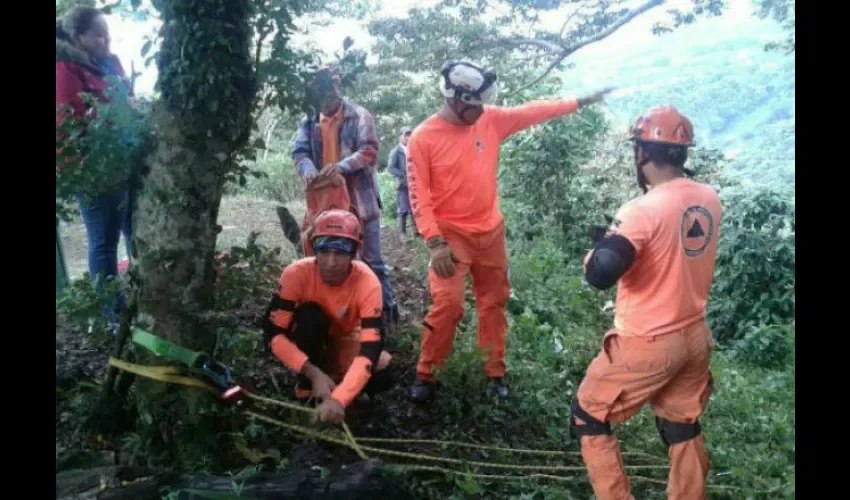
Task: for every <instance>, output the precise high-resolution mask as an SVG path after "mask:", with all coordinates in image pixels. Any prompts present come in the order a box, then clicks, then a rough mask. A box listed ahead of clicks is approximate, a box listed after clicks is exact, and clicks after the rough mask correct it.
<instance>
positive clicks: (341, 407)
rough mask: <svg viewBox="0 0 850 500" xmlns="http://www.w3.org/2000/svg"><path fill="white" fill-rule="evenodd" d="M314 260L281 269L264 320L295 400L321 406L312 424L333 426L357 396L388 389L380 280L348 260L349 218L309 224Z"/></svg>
mask: <svg viewBox="0 0 850 500" xmlns="http://www.w3.org/2000/svg"><path fill="white" fill-rule="evenodd" d="M314 228H315V229H314V231H313V233H312V235H311V239H310V244H311V245H312V249H313V252H314V253H315V257H307V258H304V259H300V260H298V261H296V262H294V263H292V264H290V265H289V266H287V267H286V268H285V269H284V270H283V274H282V275H281V277H280V285H279V288H278V291H277V292H276V293H275V294H274V296H273V297H272V300H271V303H270V304H269V307H268V310H267V315H266V321H265V341H266V343H267V346H268V347H269V349H270V350H271V352H272V353H273V354H274V355H275V356H276V357H277V358H278V359H280V360H281V361H282V362H283V363H284V364H285V365H286V366H287V367H289V368H290V369H292V370H294V371H295V372H297V373H298V383H297V384H296V386H295V395H296V397H297V398H300V399H304V398H309V397H312V398H315V399H317V400H319V401H322V404H321V406H319V420H320V421H322V422H331V423H339V422H342V421H343V420H344V418H345V408H347V407H348V406H349V405H350V404H351V402H352V401H354V400H355V399H356V398H357V397H358V395H359V394H360V393H361V392H366V393H367V394H369V395H373V394H377V393H379V392H382V391H384V390H386V389H388V388H389V387H390V386H391V385H392V381H391V379H390V377H389V373H388V372H387V371H385V370H384V369H385V368H386V367H387V365H388V364H389V363H390V360H391V359H392V358H391V356H390V354H389V353H388V352H386V351H384V350H383V344H384V332H383V326H382V321H381V320H382V318H381V312H382V309H383V308H382V303H381V282H380V281H379V280H378V277H377V276H375V273H373V272H372V270H371V269H369V266H367V265H366V264H365V263H363V262H360V261H358V260H354V255H355V253H356V252H357V248H358V247H359V245H360V243H361V240H362V228H361V226H360V222H359V221H358V220H357V217H356V216H355V215H354V214H352V213H351V212H348V211H346V210H328V211H326V212H323V213H321V214H319V215H318V216H317V217H316V219H315V221H314Z"/></svg>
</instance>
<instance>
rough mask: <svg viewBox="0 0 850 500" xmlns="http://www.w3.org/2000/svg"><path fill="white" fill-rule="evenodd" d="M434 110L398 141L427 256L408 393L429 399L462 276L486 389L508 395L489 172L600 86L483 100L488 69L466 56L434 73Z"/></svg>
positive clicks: (503, 293) (497, 229) (488, 94)
mask: <svg viewBox="0 0 850 500" xmlns="http://www.w3.org/2000/svg"><path fill="white" fill-rule="evenodd" d="M439 85H440V91H441V92H442V93H443V96H444V97H445V101H444V103H443V107H442V109H440V110H439V111H438V112H437V113H436V114H434V115H433V116H431V117H430V118H428V119H426V120H425V121H423V122H422V123H421V124H420V125H419V126H418V127H416V130H414V132H413V134H412V135H411V137H410V141H409V142H408V146H407V180H408V185H409V188H410V202H411V206H412V208H413V217H414V220H415V222H416V227H417V229H418V230H419V232H420V233H421V234H422V236H423V238H424V239H425V241H426V243H427V246H428V252H429V253H430V257H431V262H430V265H429V268H430V269H429V270H428V286H429V288H430V292H431V301H432V306H431V310H430V311H428V314H427V315H426V316H425V321H424V322H423V326H424V328H423V330H422V346H421V353H420V355H419V363H418V365H417V367H416V375H417V376H416V381H415V382H414V384H413V385H412V386H411V387H410V390H409V396H410V398H411V399H412V400H414V401H417V402H422V401H426V400H428V399H429V398H431V396H432V393H433V389H434V387H435V386H436V383H437V379H436V376H435V375H434V373H433V368H435V367H442V366H443V363H444V362H445V359H446V357H447V356H448V355H449V353H450V352H451V349H452V343H453V341H454V338H455V332H456V328H457V324H458V322H459V321H460V320H461V319H462V317H463V308H464V305H463V302H464V299H463V296H464V289H465V281H466V275H467V274H471V275H472V292H473V294H474V295H475V305H476V308H477V309H478V347H479V349H480V350H481V351H482V353H483V354H484V355H485V356H486V361H485V364H484V371H485V373H486V375H487V377H488V378H489V385H490V390H491V391H492V393H494V394H495V395H496V396H498V397H500V398H504V397H507V395H508V387H507V385H506V384H505V381H504V376H505V372H506V367H505V334H506V332H507V312H506V309H505V308H506V306H507V302H508V298H509V297H510V293H511V285H510V273H509V271H508V256H507V250H506V248H505V220H504V217H503V216H502V213H501V211H500V210H499V199H498V194H497V191H498V190H497V186H496V171H497V167H498V163H499V147H500V145H501V143H502V142H503V141H504V140H506V139H507V138H509V137H511V136H512V135H514V134H516V133H518V132H520V131H522V130H525V129H527V128H530V127H532V126H533V125H537V124H538V123H542V122H544V121H547V120H553V119H556V118H560V117H563V116H566V115H569V114H571V113H574V112H576V111H578V109H579V108H580V107H583V106H587V105H589V104H593V103H596V102H600V101H601V100H602V98H603V96H604V94H606V93H607V92H608V90H607V89H606V90H604V91H601V92H597V93H595V94H592V95H590V96H587V97H584V98H579V99H553V100H548V101H536V102H530V103H526V104H524V105H521V106H516V107H499V106H487V107H485V104H490V103H492V102H493V100H494V95H495V91H496V75H495V74H494V73H492V72H489V71H484V70H482V69H481V68H479V67H477V66H475V65H473V64H470V63H465V62H460V63H455V62H447V63H446V64H444V65H443V68H442V70H441V72H440V80H439Z"/></svg>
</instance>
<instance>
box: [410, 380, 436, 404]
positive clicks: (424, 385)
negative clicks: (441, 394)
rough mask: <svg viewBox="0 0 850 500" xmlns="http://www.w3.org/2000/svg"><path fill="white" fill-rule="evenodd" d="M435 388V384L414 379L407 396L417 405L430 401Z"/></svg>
mask: <svg viewBox="0 0 850 500" xmlns="http://www.w3.org/2000/svg"><path fill="white" fill-rule="evenodd" d="M436 387H437V383H436V382H426V381H424V380H419V379H416V382H414V383H413V385H412V386H410V389H408V390H407V396H408V397H409V398H410V399H412V400H413V401H415V402H417V403H424V402H425V401H428V400H429V399H431V396H433V394H434V391H435V389H436Z"/></svg>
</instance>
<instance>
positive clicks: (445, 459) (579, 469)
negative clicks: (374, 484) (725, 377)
mask: <svg viewBox="0 0 850 500" xmlns="http://www.w3.org/2000/svg"><path fill="white" fill-rule="evenodd" d="M246 413H247V414H248V415H251V416H252V417H255V418H258V419H260V420H263V421H265V422H268V423H270V424H273V425H277V426H278V427H282V428H284V429H289V430H291V431H294V432H298V433H301V434H305V435H308V436H311V437H314V438H316V439H321V440H324V441H328V442H331V443H336V444H341V445H344V446H348V447H351V445H350V443H348V442H346V441H343V440H340V439H337V438H333V437H330V436H327V435H325V434H321V433H319V432H315V431H312V430H310V429H306V428H304V427H302V426H300V425H293V424H287V423H286V422H282V421H280V420H277V419H274V418H271V417H267V416H265V415H261V414H259V413H255V412H252V411H247V412H246ZM360 449H362V450H364V451H370V452H372V453H375V454H378V455H389V456H395V457H400V458H408V459H411V460H427V461H432V462H445V463H451V464H456V465H468V466H472V467H490V468H498V469H507V470H548V471H553V472H555V471H562V472H563V471H572V472H584V470H585V468H584V466H570V465H511V464H503V463H498V462H478V461H474V460H460V459H457V458H449V457H432V456H430V455H424V454H421V453H408V452H404V451H395V450H385V449H383V448H373V447H371V446H361V447H360ZM625 468H626V469H632V470H638V469H669V467H668V466H667V465H627V466H625Z"/></svg>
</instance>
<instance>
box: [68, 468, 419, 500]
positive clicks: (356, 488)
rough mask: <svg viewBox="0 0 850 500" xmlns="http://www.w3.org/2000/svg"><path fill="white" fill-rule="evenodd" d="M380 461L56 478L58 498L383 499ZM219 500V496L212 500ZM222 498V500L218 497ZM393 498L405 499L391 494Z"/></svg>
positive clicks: (118, 471) (110, 471) (117, 471)
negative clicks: (244, 473) (223, 472)
mask: <svg viewBox="0 0 850 500" xmlns="http://www.w3.org/2000/svg"><path fill="white" fill-rule="evenodd" d="M380 469H381V467H380V461H379V460H377V459H371V460H367V461H363V462H357V463H354V464H351V465H348V466H345V467H340V468H338V469H336V470H334V471H332V472H331V473H330V474H329V475H328V476H326V477H322V472H321V471H320V470H318V469H314V468H306V467H302V468H297V469H285V470H282V471H278V472H274V473H260V474H257V475H254V476H249V477H245V478H244V479H240V478H234V477H230V476H211V475H177V474H172V473H169V472H167V471H162V470H155V469H145V468H139V467H120V466H111V467H98V468H94V469H85V470H73V471H66V472H62V473H59V474H57V475H56V498H57V499H59V500H129V499H133V500H147V499H151V500H159V499H160V498H162V495H163V494H164V493H165V492H166V491H167V490H168V489H171V490H172V491H173V490H182V491H183V493H181V495H180V496H179V498H181V499H201V498H204V497H202V496H200V495H197V494H193V493H191V492H192V490H195V491H203V492H205V493H210V494H218V495H228V494H232V495H233V497H232V498H240V499H244V498H253V499H267V498H303V499H310V498H322V499H343V498H345V499H359V498H363V499H367V498H383V497H384V496H383V495H384V494H385V493H387V491H388V489H390V488H388V485H387V484H386V480H385V479H384V478H383V477H381V475H380V474H379V473H380ZM216 498H219V497H216ZM221 498H224V496H222V497H221ZM393 498H406V496H405V495H404V494H402V495H398V494H396V493H394V494H393Z"/></svg>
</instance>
